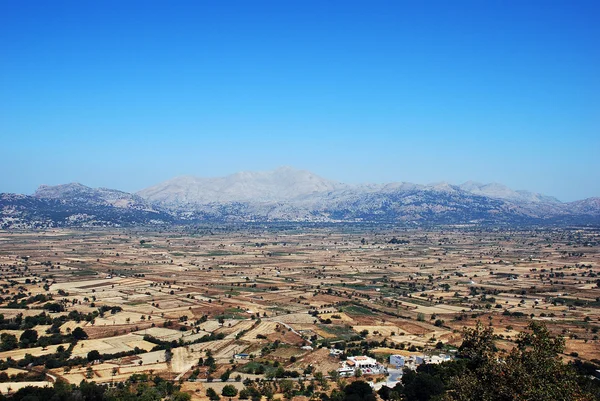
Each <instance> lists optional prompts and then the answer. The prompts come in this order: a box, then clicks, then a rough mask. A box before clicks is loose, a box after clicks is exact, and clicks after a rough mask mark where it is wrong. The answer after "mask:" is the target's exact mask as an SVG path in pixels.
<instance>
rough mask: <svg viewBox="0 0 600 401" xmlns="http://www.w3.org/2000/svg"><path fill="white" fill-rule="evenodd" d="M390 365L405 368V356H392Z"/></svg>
mask: <svg viewBox="0 0 600 401" xmlns="http://www.w3.org/2000/svg"><path fill="white" fill-rule="evenodd" d="M390 365H394V366H396V367H397V368H399V367H402V366H404V356H403V355H390Z"/></svg>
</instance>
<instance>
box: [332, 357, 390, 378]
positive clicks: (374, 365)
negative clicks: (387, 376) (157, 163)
mask: <svg viewBox="0 0 600 401" xmlns="http://www.w3.org/2000/svg"><path fill="white" fill-rule="evenodd" d="M357 369H360V371H361V372H362V373H363V374H366V375H377V374H382V373H386V369H385V367H384V366H383V365H381V364H380V363H378V362H377V361H376V360H375V359H373V358H370V357H368V356H350V357H348V359H347V360H345V361H344V362H342V367H341V368H339V369H338V372H339V373H340V375H342V376H353V375H354V372H356V370H357Z"/></svg>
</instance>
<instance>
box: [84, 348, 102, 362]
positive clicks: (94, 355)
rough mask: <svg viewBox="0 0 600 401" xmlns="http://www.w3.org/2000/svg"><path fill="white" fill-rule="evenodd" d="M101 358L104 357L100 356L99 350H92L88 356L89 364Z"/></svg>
mask: <svg viewBox="0 0 600 401" xmlns="http://www.w3.org/2000/svg"><path fill="white" fill-rule="evenodd" d="M101 358H102V357H101V356H100V352H98V351H97V350H92V351H90V352H88V354H87V360H88V362H94V361H97V360H99V359H101Z"/></svg>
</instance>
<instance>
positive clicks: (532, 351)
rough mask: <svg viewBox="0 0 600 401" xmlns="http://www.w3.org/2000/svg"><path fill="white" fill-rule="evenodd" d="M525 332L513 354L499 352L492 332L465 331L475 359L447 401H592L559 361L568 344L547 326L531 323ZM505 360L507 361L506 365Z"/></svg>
mask: <svg viewBox="0 0 600 401" xmlns="http://www.w3.org/2000/svg"><path fill="white" fill-rule="evenodd" d="M528 329H529V332H523V333H520V334H519V336H518V338H517V347H515V348H514V349H513V350H512V351H510V352H509V353H508V354H501V353H499V352H497V350H496V349H495V346H494V344H493V336H492V335H491V332H490V330H488V329H482V328H481V327H479V325H478V328H476V329H474V330H470V331H469V330H468V329H467V330H466V331H465V341H463V344H462V345H461V347H460V350H461V353H462V354H463V355H466V356H469V357H470V359H471V360H470V363H469V364H468V368H469V369H468V370H467V371H466V372H464V373H463V374H460V375H455V376H454V377H453V378H452V379H451V380H450V381H449V384H450V387H451V389H450V391H448V392H447V394H446V395H445V397H444V400H453V401H479V400H486V401H487V400H489V401H503V400H527V401H529V400H531V401H533V400H536V401H551V400H578V401H584V400H586V401H587V400H592V399H594V397H593V396H592V395H591V394H589V393H587V392H586V391H584V390H583V389H582V388H581V385H580V384H579V382H578V377H577V375H576V373H575V370H574V369H573V367H572V366H570V365H565V364H564V363H563V362H562V360H561V359H560V357H559V354H560V353H561V352H563V351H564V339H563V338H552V337H551V336H550V332H549V331H548V329H547V328H546V326H545V325H543V324H541V323H537V322H531V323H530V324H529V326H528ZM500 358H502V359H503V361H501V360H500Z"/></svg>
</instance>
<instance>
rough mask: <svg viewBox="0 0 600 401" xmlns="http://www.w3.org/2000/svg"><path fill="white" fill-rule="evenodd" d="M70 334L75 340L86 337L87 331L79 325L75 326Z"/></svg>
mask: <svg viewBox="0 0 600 401" xmlns="http://www.w3.org/2000/svg"><path fill="white" fill-rule="evenodd" d="M71 335H72V336H73V338H74V339H76V340H85V339H86V338H88V335H87V333H86V332H85V331H84V330H83V329H82V328H81V327H75V330H73V331H72V332H71Z"/></svg>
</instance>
